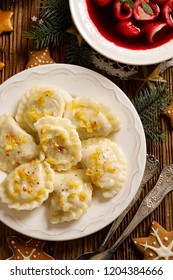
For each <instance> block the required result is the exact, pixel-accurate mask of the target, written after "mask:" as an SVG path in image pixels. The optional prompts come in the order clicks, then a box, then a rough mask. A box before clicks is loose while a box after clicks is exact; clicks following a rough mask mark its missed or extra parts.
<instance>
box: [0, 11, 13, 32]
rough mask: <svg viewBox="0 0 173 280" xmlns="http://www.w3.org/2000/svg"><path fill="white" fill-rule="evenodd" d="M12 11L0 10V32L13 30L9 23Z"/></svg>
mask: <svg viewBox="0 0 173 280" xmlns="http://www.w3.org/2000/svg"><path fill="white" fill-rule="evenodd" d="M12 15H13V12H11V11H2V10H0V34H2V33H3V32H11V31H13V26H12V24H11V18H12Z"/></svg>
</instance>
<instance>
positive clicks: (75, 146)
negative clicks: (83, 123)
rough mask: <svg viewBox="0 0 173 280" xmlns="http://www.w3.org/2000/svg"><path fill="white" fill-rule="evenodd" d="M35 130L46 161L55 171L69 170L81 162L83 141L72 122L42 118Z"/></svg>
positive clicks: (56, 118)
mask: <svg viewBox="0 0 173 280" xmlns="http://www.w3.org/2000/svg"><path fill="white" fill-rule="evenodd" d="M35 128H36V130H37V132H38V136H39V139H40V147H41V149H42V150H43V152H44V153H45V157H46V158H45V160H46V161H47V162H48V163H50V165H51V167H52V168H53V169H54V170H55V171H63V170H68V169H70V168H71V167H72V166H74V165H76V164H77V163H78V162H79V161H80V160H81V156H82V152H81V150H82V148H81V141H80V139H79V135H78V133H77V132H76V129H75V127H74V126H73V125H72V123H71V122H70V120H68V119H65V118H58V117H50V116H49V117H42V118H41V119H39V120H38V121H37V122H36V123H35Z"/></svg>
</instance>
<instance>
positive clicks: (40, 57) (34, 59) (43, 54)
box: [26, 48, 55, 69]
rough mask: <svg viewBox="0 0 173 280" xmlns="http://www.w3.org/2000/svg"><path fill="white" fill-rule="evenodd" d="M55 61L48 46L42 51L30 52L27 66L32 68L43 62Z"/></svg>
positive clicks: (50, 62)
mask: <svg viewBox="0 0 173 280" xmlns="http://www.w3.org/2000/svg"><path fill="white" fill-rule="evenodd" d="M52 63H55V61H54V60H53V59H52V58H51V56H50V52H49V49H48V48H44V49H42V50H40V51H30V52H29V62H28V63H27V65H26V69H27V68H32V67H35V66H38V65H43V64H52Z"/></svg>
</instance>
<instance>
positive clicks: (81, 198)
mask: <svg viewBox="0 0 173 280" xmlns="http://www.w3.org/2000/svg"><path fill="white" fill-rule="evenodd" d="M91 200H92V185H91V181H90V179H89V177H88V176H86V175H85V173H84V171H83V170H81V169H77V168H72V169H71V170H69V171H66V172H61V173H55V179H54V191H53V193H51V195H50V222H51V223H52V224H57V223H62V222H67V221H72V220H77V219H79V218H80V217H81V216H82V215H83V214H85V213H86V211H87V210H88V208H89V207H90V204H91Z"/></svg>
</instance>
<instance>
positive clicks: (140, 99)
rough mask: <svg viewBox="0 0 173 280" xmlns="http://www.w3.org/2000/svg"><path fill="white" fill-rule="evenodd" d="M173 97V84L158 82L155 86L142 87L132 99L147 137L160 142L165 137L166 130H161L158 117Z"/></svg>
mask: <svg viewBox="0 0 173 280" xmlns="http://www.w3.org/2000/svg"><path fill="white" fill-rule="evenodd" d="M172 99H173V97H172V86H171V85H169V84H168V83H161V82H158V83H156V84H155V85H154V86H153V88H149V87H145V88H144V89H142V90H141V91H140V93H139V95H137V96H136V97H135V98H134V99H133V100H132V103H133V104H134V106H135V108H136V110H137V112H138V114H139V116H140V119H141V122H142V124H143V127H144V131H145V134H146V138H147V139H150V140H153V141H155V142H159V141H160V140H163V139H164V138H165V131H163V130H161V128H160V126H159V121H158V119H159V116H160V115H161V114H162V113H163V111H164V109H165V108H166V107H167V106H168V105H169V104H170V102H171V100H172Z"/></svg>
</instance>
